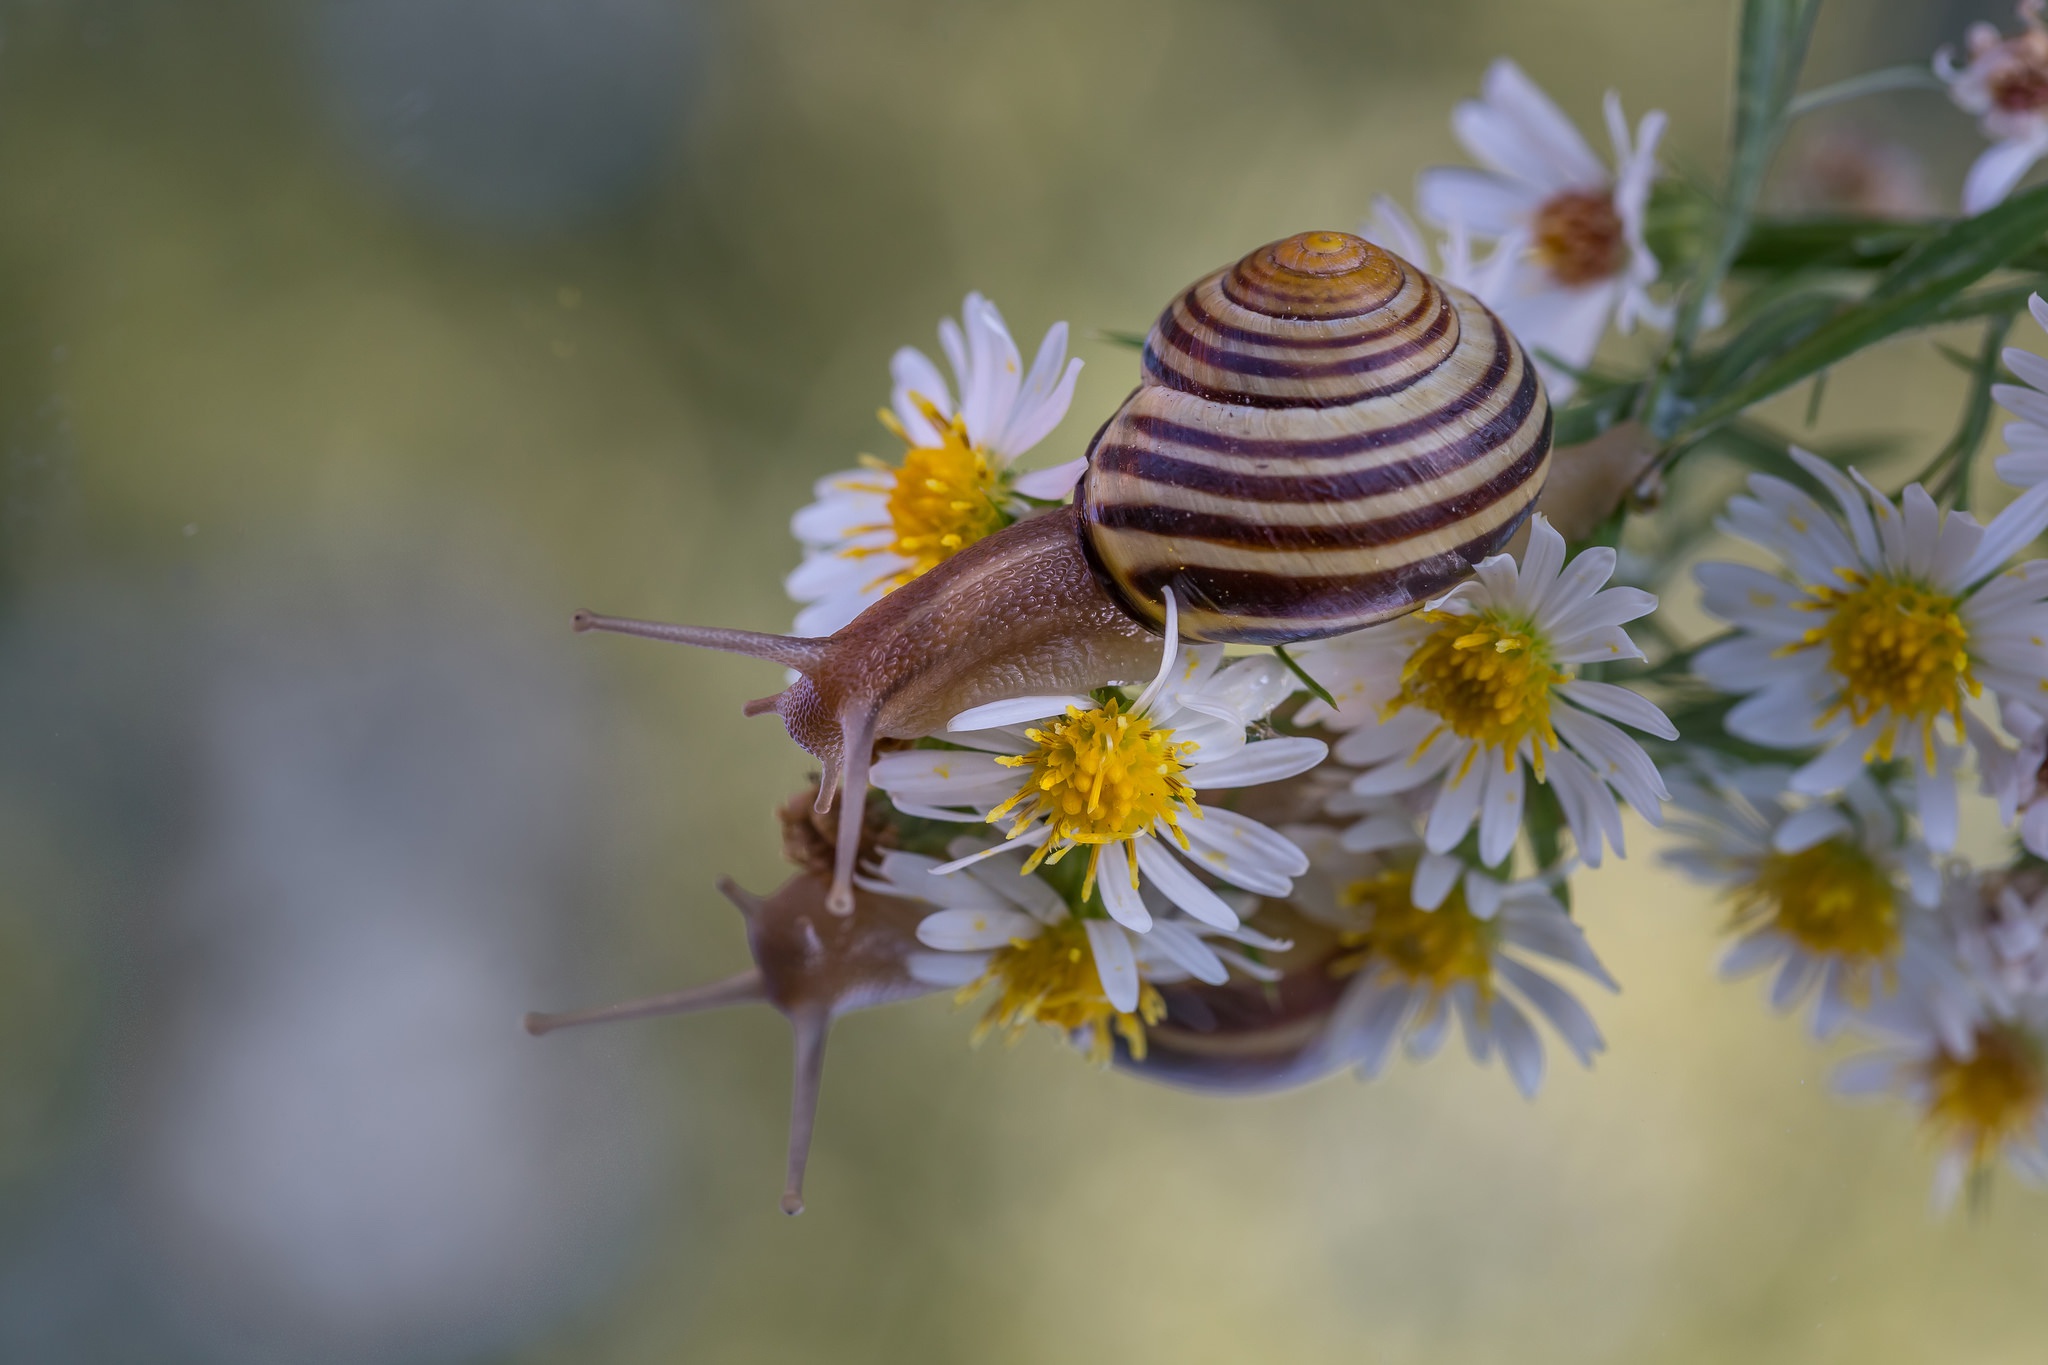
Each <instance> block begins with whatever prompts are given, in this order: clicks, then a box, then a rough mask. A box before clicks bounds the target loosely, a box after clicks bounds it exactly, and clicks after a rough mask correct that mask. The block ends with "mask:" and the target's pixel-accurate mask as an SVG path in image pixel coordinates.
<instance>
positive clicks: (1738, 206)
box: [1673, 0, 1820, 352]
mask: <svg viewBox="0 0 2048 1365" xmlns="http://www.w3.org/2000/svg"><path fill="white" fill-rule="evenodd" d="M1819 12H1820V0H1743V5H1742V27H1741V30H1740V32H1739V33H1738V35H1737V37H1736V54H1735V126H1734V129H1733V133H1732V137H1733V146H1732V148H1731V154H1730V157H1729V169H1728V190H1727V193H1726V195H1724V196H1723V199H1722V207H1721V238H1720V241H1719V243H1718V244H1717V246H1716V248H1715V251H1714V254H1713V255H1712V256H1710V257H1708V258H1707V260H1706V261H1705V263H1704V264H1703V265H1702V266H1701V269H1700V272H1699V274H1698V275H1697V276H1696V277H1695V278H1694V279H1693V281H1692V284H1691V287H1690V289H1689V290H1688V291H1687V294H1686V299H1685V305H1684V307H1683V308H1682V309H1681V310H1680V312H1679V317H1678V324H1677V329H1676V332H1675V334H1674V337H1673V340H1674V343H1675V345H1676V346H1677V348H1678V350H1679V351H1680V352H1684V351H1686V350H1688V349H1690V347H1691V346H1692V341H1693V338H1694V337H1695V336H1696V335H1698V332H1699V327H1700V322H1701V319H1702V318H1703V317H1704V316H1705V311H1706V307H1707V304H1708V303H1709V302H1710V301H1711V300H1712V299H1713V298H1714V297H1715V296H1716V295H1717V294H1718V293H1719V292H1720V289H1721V281H1722V280H1724V279H1726V278H1727V277H1728V270H1729V268H1730V267H1731V266H1732V265H1734V263H1735V258H1736V256H1737V255H1738V254H1740V252H1741V250H1742V244H1743V242H1744V240H1745V239H1746V238H1747V237H1748V236H1749V220H1750V216H1751V214H1753V213H1754V212H1755V211H1756V201H1757V197H1758V196H1759V195H1760V194H1762V192H1763V186H1764V173H1765V172H1766V171H1768V170H1769V169H1770V165H1771V158H1772V156H1774V155H1775V154H1776V152H1777V150H1778V142H1779V140H1780V139H1781V138H1782V137H1783V136H1784V134H1785V122H1786V107H1787V105H1788V104H1789V103H1790V102H1791V99H1792V90H1793V87H1794V86H1796V85H1797V84H1798V82H1799V69H1800V67H1801V66H1802V65H1804V64H1805V61H1806V44H1807V40H1808V39H1809V38H1811V37H1812V35H1813V21H1814V17H1815V16H1816V15H1817V14H1818V13H1819Z"/></svg>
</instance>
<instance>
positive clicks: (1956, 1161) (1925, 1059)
mask: <svg viewBox="0 0 2048 1365" xmlns="http://www.w3.org/2000/svg"><path fill="white" fill-rule="evenodd" d="M2039 1005H2040V1002H2038V1001H2036V1002H2032V1004H2031V1006H2030V1007H2029V1008H2028V1009H2027V1010H2025V1011H2023V1012H2020V1013H2015V1014H2011V1015H1997V1014H1986V1015H1984V1016H1983V1017H1982V1018H1980V1019H1979V1020H1978V1021H1977V1023H1976V1025H1975V1028H1974V1029H1973V1031H1972V1033H1971V1036H1970V1037H1969V1038H1968V1039H1967V1040H1966V1041H1965V1043H1964V1045H1963V1046H1961V1047H1957V1046H1956V1045H1955V1044H1954V1042H1953V1041H1952V1040H1951V1039H1949V1038H1948V1037H1947V1035H1946V1030H1945V1029H1944V1028H1942V1027H1941V1026H1939V1025H1938V1024H1936V1023H1935V1022H1934V1021H1932V1020H1930V1019H1929V1018H1928V1017H1927V1016H1926V1015H1925V1014H1924V1013H1922V1012H1919V1011H1917V1010H1915V1009H1913V1008H1912V1002H1911V1001H1910V1000H1905V999H1902V1000H1900V1001H1898V1002H1896V1003H1895V1004H1894V1005H1892V1006H1891V1007H1890V1008H1887V1009H1885V1010H1883V1011H1881V1012H1880V1013H1879V1014H1878V1015H1876V1016H1874V1017H1873V1018H1871V1019H1870V1020H1868V1021H1867V1022H1869V1023H1871V1024H1872V1025H1873V1026H1874V1027H1877V1028H1878V1029H1879V1030H1880V1031H1881V1033H1882V1034H1883V1035H1884V1036H1885V1038H1886V1040H1887V1044H1888V1045H1887V1046H1885V1047H1883V1048H1882V1049H1880V1050H1879V1051H1876V1052H1869V1053H1865V1054H1864V1055H1862V1056H1860V1057H1854V1058H1851V1059H1850V1060H1849V1061H1847V1062H1845V1063H1843V1064H1842V1066H1841V1067H1840V1068H1838V1069H1837V1071H1836V1072H1835V1085H1836V1088H1837V1089H1839V1090H1841V1091H1842V1092H1843V1093H1845V1094H1851V1095H1871V1094H1882V1093H1886V1092H1892V1093H1897V1094H1901V1095H1903V1096H1904V1097H1905V1098H1906V1099H1907V1100H1908V1101H1909V1102H1910V1103H1911V1104H1912V1105H1913V1106H1914V1107H1915V1108H1917V1109H1918V1110H1919V1111H1920V1115H1921V1119H1922V1121H1923V1122H1924V1123H1925V1124H1926V1125H1927V1127H1928V1129H1929V1130H1930V1131H1931V1132H1932V1134H1933V1135H1934V1137H1935V1139H1936V1140H1937V1141H1938V1142H1939V1143H1940V1144H1941V1156H1940V1159H1939V1163H1938V1164H1937V1165H1936V1167H1935V1175H1934V1202H1935V1205H1936V1207H1938V1208H1944V1209H1945V1208H1948V1207H1949V1206H1950V1205H1952V1204H1954V1203H1955V1200H1956V1196H1957V1195H1958V1194H1960V1193H1961V1192H1962V1190H1963V1188H1964V1186H1965V1185H1967V1184H1970V1183H1972V1181H1973V1180H1981V1179H1983V1178H1984V1177H1986V1176H1988V1175H1989V1174H1990V1172H1991V1170H1992V1169H1993V1168H1994V1167H1995V1166H1996V1165H1997V1164H1998V1163H1999V1162H2000V1161H2001V1160H2002V1161H2003V1162H2004V1163H2005V1164H2006V1165H2008V1166H2009V1167H2011V1169H2012V1171H2013V1173H2014V1174H2016V1175H2018V1176H2019V1177H2020V1178H2021V1179H2022V1180H2024V1181H2025V1182H2026V1183H2028V1184H2030V1185H2041V1184H2048V1018H2044V1016H2043V1014H2042V1012H2041V1010H2040V1008H2039Z"/></svg>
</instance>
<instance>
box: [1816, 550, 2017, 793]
mask: <svg viewBox="0 0 2048 1365" xmlns="http://www.w3.org/2000/svg"><path fill="white" fill-rule="evenodd" d="M1842 578H1843V581H1844V582H1846V583H1847V584H1848V585H1849V586H1848V587H1846V588H1835V587H1830V586H1826V585H1821V586H1816V587H1810V588H1808V589H1807V590H1806V591H1807V595H1806V598H1805V599H1804V600H1803V601H1801V602H1800V603H1799V607H1800V609H1801V610H1802V611H1812V612H1819V613H1821V614H1822V616H1823V617H1824V619H1823V620H1822V621H1821V623H1820V624H1819V625H1817V626H1814V627H1813V628H1812V629H1811V630H1809V631H1807V632H1806V634H1805V635H1804V636H1802V637H1801V638H1800V639H1799V640H1797V641H1795V642H1793V643H1792V644H1790V645H1788V646H1786V647H1785V649H1786V652H1788V653H1791V652H1796V651H1798V650H1802V649H1818V648H1822V647H1825V648H1826V649H1827V651H1828V665H1829V667H1830V668H1832V669H1833V670H1834V673H1835V676H1836V677H1838V678H1839V679H1840V680H1841V684H1842V696H1841V699H1840V700H1839V701H1837V702H1836V703H1835V705H1834V706H1833V707H1831V708H1829V710H1828V712H1827V714H1826V715H1824V716H1822V717H1821V719H1820V724H1823V725H1825V724H1826V723H1827V722H1828V721H1830V720H1833V719H1834V718H1835V717H1836V716H1837V715H1840V714H1841V713H1842V712H1844V711H1846V712H1847V713H1848V715H1849V719H1850V721H1851V723H1853V724H1856V725H1862V724H1863V723H1864V722H1866V721H1868V720H1870V719H1871V718H1872V717H1873V716H1879V715H1887V716H1888V717H1889V718H1888V719H1887V720H1886V722H1885V726H1884V729H1883V731H1882V733H1880V734H1879V736H1878V737H1877V739H1876V740H1875V741H1874V742H1873V743H1872V745H1871V751H1870V756H1871V757H1874V758H1879V759H1889V758H1890V757H1891V756H1892V747H1893V745H1894V743H1895V742H1896V741H1897V738H1898V729H1899V725H1900V723H1901V722H1903V721H1909V720H1912V721H1922V722H1927V721H1932V720H1933V719H1934V718H1935V717H1936V716H1943V715H1945V716H1947V717H1948V718H1949V719H1950V721H1952V722H1953V723H1954V724H1956V725H1957V726H1961V725H1962V723H1963V697H1964V696H1965V694H1967V695H1969V696H1972V697H1974V696H1976V695H1977V694H1978V693H1979V692H1981V691H1982V690H1983V689H1982V687H1981V685H1980V684H1979V683H1978V682H1977V679H1976V678H1975V677H1974V676H1972V674H1971V672H1970V649H1969V646H1970V633H1969V630H1968V628H1967V627H1965V626H1964V625H1963V618H1962V613H1961V605H1962V604H1961V602H1960V601H1959V600H1958V599H1956V598H1954V597H1948V596H1944V595H1943V594H1941V593H1936V592H1931V591H1929V590H1928V589H1926V588H1923V587H1920V586H1918V585H1917V584H1913V583H1908V582H1904V581H1902V580H1900V579H1896V578H1890V577H1885V576H1870V575H1865V574H1860V573H1852V572H1848V571H1846V570H1845V571H1843V573H1842ZM1924 733H1925V744H1926V748H1927V754H1926V755H1925V757H1926V761H1927V763H1928V764H1929V766H1932V765H1933V762H1934V753H1933V749H1934V735H1933V731H1932V729H1931V727H1930V728H1929V729H1927V730H1926V731H1925V732H1924Z"/></svg>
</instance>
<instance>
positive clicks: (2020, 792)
mask: <svg viewBox="0 0 2048 1365" xmlns="http://www.w3.org/2000/svg"><path fill="white" fill-rule="evenodd" d="M2000 715H2001V718H2002V719H2003V720H2004V721H2005V728H2006V729H2007V730H2009V731H2011V732H2012V735H2013V737H2014V738H2015V739H2017V740H2018V741H2019V748H2018V750H2017V751H2014V750H2011V749H2008V748H2006V747H2005V743H2004V741H2002V740H2001V739H2000V738H1999V737H1998V736H1997V735H1996V734H1994V733H1993V732H1992V731H1991V728H1990V727H1989V726H1987V725H1985V724H1984V722H1983V721H1981V720H1979V719H1978V718H1977V717H1976V716H1975V715H1972V714H1970V713H1969V712H1964V713H1963V723H1964V724H1965V725H1966V726H1968V727H1969V731H1970V740H1971V746H1972V747H1973V748H1975V749H1976V751H1977V767H1978V770H1979V772H1980V774H1981V775H1982V777H1983V779H1984V793H1985V795H1987V796H1989V797H1991V798H1992V799H1993V800H1995V801H1997V802H1998V813H1999V815H2000V817H2001V818H2002V819H2003V820H2004V821H2005V823H2006V824H2007V825H2008V826H2016V827H2017V828H2018V830H2019V836H2020V845H2021V847H2023V848H2025V849H2026V850H2027V852H2029V853H2031V854H2033V855H2034V856H2035V857H2036V858H2048V715H2043V714H2042V713H2041V711H2039V710H2037V709H2035V708H2034V707H2031V706H2024V705H2021V704H2020V703H2018V702H2012V701H2009V702H2007V703H2005V705H2004V706H2002V707H2001V708H2000Z"/></svg>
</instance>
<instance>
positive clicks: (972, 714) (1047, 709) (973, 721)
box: [946, 694, 1095, 730]
mask: <svg viewBox="0 0 2048 1365" xmlns="http://www.w3.org/2000/svg"><path fill="white" fill-rule="evenodd" d="M1069 707H1072V708H1074V709H1075V710H1077V711H1089V710H1093V709H1094V707H1095V702H1094V701H1093V700H1092V699H1090V698H1088V697H1081V696H1075V695H1072V694H1067V695H1064V696H1044V697H1012V698H1010V699H1009V700H1007V701H992V702H989V703H987V704H986V705H983V706H970V707H968V708H967V709H966V710H965V711H962V712H961V713H960V714H959V715H957V716H955V717H953V718H952V719H951V720H949V721H947V722H946V728H947V729H948V730H992V729H994V728H995V727H997V726H999V725H1024V724H1027V723H1029V722H1031V721H1034V720H1045V719H1047V718H1048V717H1051V716H1063V715H1065V714H1066V713H1067V708H1069Z"/></svg>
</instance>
